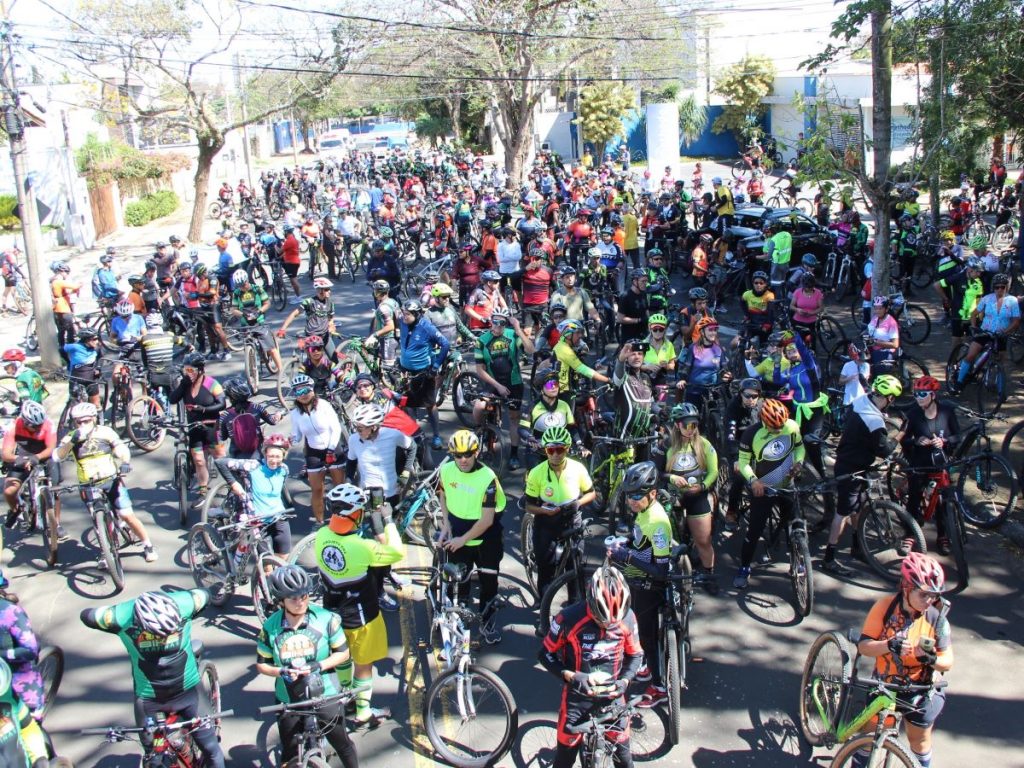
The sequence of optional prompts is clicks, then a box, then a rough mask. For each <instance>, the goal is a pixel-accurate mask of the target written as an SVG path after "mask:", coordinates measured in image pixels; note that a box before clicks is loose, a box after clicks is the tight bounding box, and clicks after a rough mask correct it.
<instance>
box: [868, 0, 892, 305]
mask: <svg viewBox="0 0 1024 768" xmlns="http://www.w3.org/2000/svg"><path fill="white" fill-rule="evenodd" d="M871 97H872V100H873V101H874V108H873V109H872V116H871V117H872V119H871V125H872V132H873V134H874V137H873V141H874V144H873V146H872V153H873V157H874V165H875V168H874V178H873V179H872V181H871V184H870V185H869V187H870V197H871V203H872V205H873V206H874V208H875V255H874V265H873V271H872V277H871V293H872V295H873V296H887V295H888V293H889V274H890V265H889V208H890V204H891V202H892V184H891V182H890V181H889V164H890V162H891V156H892V4H891V3H889V2H887V3H886V4H885V7H884V8H881V9H879V10H875V11H872V13H871Z"/></svg>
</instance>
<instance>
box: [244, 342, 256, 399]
mask: <svg viewBox="0 0 1024 768" xmlns="http://www.w3.org/2000/svg"><path fill="white" fill-rule="evenodd" d="M245 379H246V381H248V382H249V386H250V387H252V389H253V391H254V392H259V391H260V353H259V350H258V349H257V348H256V345H255V344H252V343H246V345H245Z"/></svg>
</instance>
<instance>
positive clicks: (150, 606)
mask: <svg viewBox="0 0 1024 768" xmlns="http://www.w3.org/2000/svg"><path fill="white" fill-rule="evenodd" d="M133 614H134V616H135V625H136V626H137V627H138V628H139V629H143V630H145V631H146V632H149V633H150V634H153V635H156V636H157V637H169V636H170V635H173V634H174V633H175V632H177V631H178V630H179V629H181V625H182V620H181V611H180V610H179V609H178V604H177V603H176V602H174V600H173V599H171V597H170V596H169V595H166V594H165V593H163V592H143V593H142V594H141V595H139V596H138V597H137V598H135V610H134V611H133Z"/></svg>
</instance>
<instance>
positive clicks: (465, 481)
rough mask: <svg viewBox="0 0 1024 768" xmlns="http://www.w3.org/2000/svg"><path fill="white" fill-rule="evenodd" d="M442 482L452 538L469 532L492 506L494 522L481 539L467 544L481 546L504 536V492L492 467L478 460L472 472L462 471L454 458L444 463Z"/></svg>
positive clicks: (468, 545)
mask: <svg viewBox="0 0 1024 768" xmlns="http://www.w3.org/2000/svg"><path fill="white" fill-rule="evenodd" d="M440 481H441V489H442V491H443V493H444V501H445V508H446V509H447V510H448V524H449V525H450V526H451V532H452V536H453V537H457V536H462V535H463V534H464V533H468V532H469V529H470V528H472V527H473V524H474V523H475V522H476V521H477V520H479V519H480V515H481V513H482V511H483V508H484V507H493V508H494V522H493V523H492V524H491V526H490V527H489V528H488V529H487V530H486V531H484V532H483V535H482V536H481V537H480V538H479V539H470V540H469V541H467V542H466V546H467V547H478V546H480V544H481V543H482V542H483V541H484V540H485V539H498V540H500V539H501V534H502V526H501V518H502V512H504V511H505V491H504V490H503V489H502V487H501V481H499V480H498V478H497V476H496V475H495V474H494V472H493V470H491V469H490V467H487V466H485V465H483V464H481V463H479V462H476V463H475V464H474V465H473V468H472V469H471V470H470V471H469V472H463V471H462V470H460V469H459V467H458V465H457V464H456V463H455V462H454V461H451V462H448V463H447V464H444V465H442V467H441V476H440Z"/></svg>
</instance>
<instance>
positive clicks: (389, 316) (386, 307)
mask: <svg viewBox="0 0 1024 768" xmlns="http://www.w3.org/2000/svg"><path fill="white" fill-rule="evenodd" d="M370 287H371V289H372V290H373V302H374V304H375V305H376V308H375V309H374V311H373V320H372V321H371V323H370V335H369V336H367V337H366V339H365V340H364V341H363V346H365V347H366V348H367V349H370V350H375V349H377V347H378V345H379V346H380V355H381V360H382V361H383V362H384V363H386V364H390V363H393V362H394V361H395V358H396V357H397V356H398V318H399V314H400V313H401V309H400V308H399V306H398V302H397V301H395V300H394V299H393V298H391V297H390V296H389V295H388V291H389V290H391V286H390V285H389V284H388V281H387V280H374V281H373V283H372V284H371V286H370Z"/></svg>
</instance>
